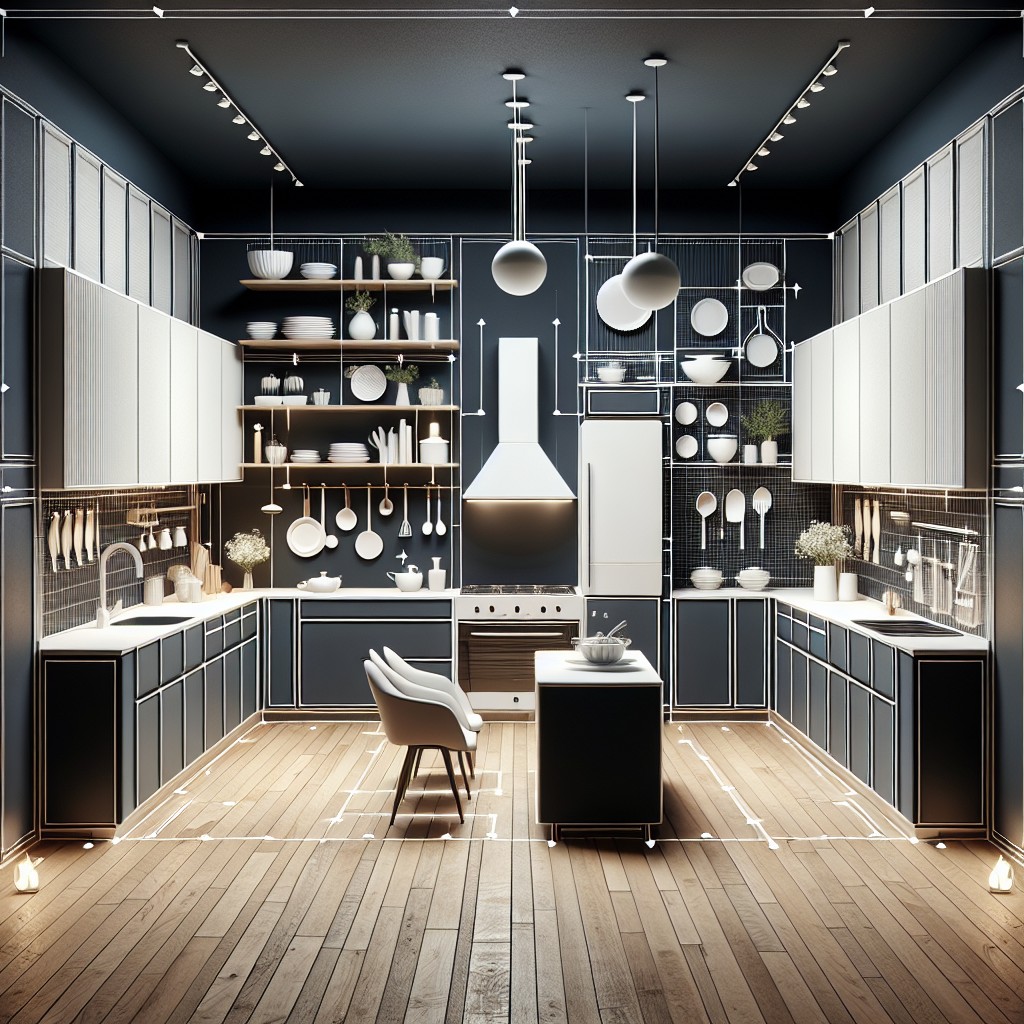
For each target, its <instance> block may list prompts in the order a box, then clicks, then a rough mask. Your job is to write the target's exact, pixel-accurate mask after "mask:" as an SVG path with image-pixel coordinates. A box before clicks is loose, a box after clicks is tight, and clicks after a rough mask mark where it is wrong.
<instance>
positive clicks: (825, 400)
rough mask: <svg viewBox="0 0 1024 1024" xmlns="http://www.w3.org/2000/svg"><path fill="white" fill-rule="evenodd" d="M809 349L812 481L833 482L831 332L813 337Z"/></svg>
mask: <svg viewBox="0 0 1024 1024" xmlns="http://www.w3.org/2000/svg"><path fill="white" fill-rule="evenodd" d="M810 346H811V479H812V480H831V479H832V465H833V464H832V430H833V419H832V416H833V378H832V331H824V332H823V333H821V334H816V335H815V336H814V337H813V338H811V340H810Z"/></svg>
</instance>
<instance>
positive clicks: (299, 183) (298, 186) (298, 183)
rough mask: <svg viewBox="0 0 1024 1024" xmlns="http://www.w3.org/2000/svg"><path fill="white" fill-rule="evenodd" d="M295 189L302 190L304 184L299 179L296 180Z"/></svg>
mask: <svg viewBox="0 0 1024 1024" xmlns="http://www.w3.org/2000/svg"><path fill="white" fill-rule="evenodd" d="M295 187H296V188H302V182H301V181H299V179H298V178H296V179H295Z"/></svg>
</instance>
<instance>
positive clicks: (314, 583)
mask: <svg viewBox="0 0 1024 1024" xmlns="http://www.w3.org/2000/svg"><path fill="white" fill-rule="evenodd" d="M295 585H296V586H297V587H298V589H299V590H306V591H308V592H309V593H311V594H333V593H334V591H336V590H337V589H338V588H339V587H340V586H341V577H340V576H328V575H327V570H326V569H324V570H323V571H322V572H321V573H320V575H319V576H314V577H313V578H312V579H308V580H303V582H302V583H296V584H295Z"/></svg>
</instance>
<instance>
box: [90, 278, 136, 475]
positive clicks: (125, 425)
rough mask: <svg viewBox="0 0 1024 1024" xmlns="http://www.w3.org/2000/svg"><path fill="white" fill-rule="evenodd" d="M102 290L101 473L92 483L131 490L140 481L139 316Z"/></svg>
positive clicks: (97, 397)
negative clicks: (131, 486) (130, 487)
mask: <svg viewBox="0 0 1024 1024" xmlns="http://www.w3.org/2000/svg"><path fill="white" fill-rule="evenodd" d="M96 287H97V288H98V289H99V290H100V293H101V294H100V330H101V333H100V344H99V346H98V351H99V364H98V369H99V374H98V377H99V390H98V391H97V392H96V393H94V394H93V395H92V396H91V397H92V402H93V404H94V405H95V407H96V409H97V413H98V418H97V427H98V429H97V435H96V438H95V444H96V445H97V456H98V458H97V462H96V465H97V474H96V476H95V477H93V479H91V480H90V481H89V483H91V484H96V485H97V486H105V487H120V486H129V485H131V484H135V483H138V479H139V392H138V386H139V317H138V307H137V306H136V304H135V303H134V302H132V300H131V299H129V298H128V297H127V296H126V295H119V294H118V293H117V292H114V291H111V290H110V289H109V288H102V287H100V286H99V285H97V286H96ZM87 443H88V442H87Z"/></svg>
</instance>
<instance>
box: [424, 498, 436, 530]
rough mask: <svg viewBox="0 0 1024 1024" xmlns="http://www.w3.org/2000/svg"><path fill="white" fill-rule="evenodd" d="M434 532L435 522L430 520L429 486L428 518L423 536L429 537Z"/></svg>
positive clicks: (425, 521) (428, 499) (428, 500)
mask: <svg viewBox="0 0 1024 1024" xmlns="http://www.w3.org/2000/svg"><path fill="white" fill-rule="evenodd" d="M433 532H434V524H433V523H432V522H431V521H430V488H429V487H428V488H427V518H426V519H425V520H424V523H423V536H424V537H429V536H430V535H431V534H432V533H433Z"/></svg>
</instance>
